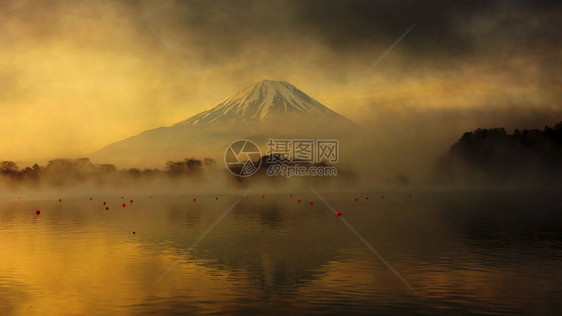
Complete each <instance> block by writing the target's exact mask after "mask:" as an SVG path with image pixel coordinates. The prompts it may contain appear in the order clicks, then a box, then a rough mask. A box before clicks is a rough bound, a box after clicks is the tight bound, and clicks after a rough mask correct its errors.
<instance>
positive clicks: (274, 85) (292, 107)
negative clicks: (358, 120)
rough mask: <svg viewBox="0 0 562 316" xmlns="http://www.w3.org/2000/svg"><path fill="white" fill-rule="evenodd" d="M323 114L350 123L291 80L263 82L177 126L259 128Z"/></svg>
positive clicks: (237, 93)
mask: <svg viewBox="0 0 562 316" xmlns="http://www.w3.org/2000/svg"><path fill="white" fill-rule="evenodd" d="M322 115H325V116H326V117H327V118H330V119H332V118H336V119H339V120H341V121H342V123H343V122H344V121H347V119H346V118H344V117H343V116H341V115H339V114H337V113H335V112H333V111H332V110H330V109H328V108H327V107H325V106H324V105H322V104H320V102H318V101H316V100H314V99H313V98H311V97H310V96H308V95H307V94H306V93H304V92H302V91H301V90H299V89H298V88H297V87H295V86H293V85H292V84H290V83H289V82H287V81H271V80H262V81H260V82H258V83H256V84H254V85H252V86H250V87H247V88H245V89H242V90H240V91H238V92H236V93H235V94H233V95H232V96H230V97H228V98H227V99H225V100H224V101H223V102H221V103H219V104H217V105H216V106H214V107H212V108H211V109H209V110H206V111H203V112H201V113H199V114H197V115H194V116H192V117H190V118H188V119H187V120H185V121H181V122H179V123H177V124H175V125H188V126H202V127H208V126H213V125H218V124H224V123H232V122H245V123H247V124H248V125H258V124H262V123H279V122H280V121H285V120H289V119H298V120H301V119H305V118H312V117H315V118H316V119H318V118H320V117H321V116H322Z"/></svg>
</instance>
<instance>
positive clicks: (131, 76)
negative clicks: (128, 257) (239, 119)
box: [0, 0, 562, 161]
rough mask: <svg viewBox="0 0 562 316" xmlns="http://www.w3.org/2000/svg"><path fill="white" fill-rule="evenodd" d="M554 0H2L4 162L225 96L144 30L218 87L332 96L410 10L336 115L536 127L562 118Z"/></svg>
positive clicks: (135, 129) (65, 150) (83, 145)
mask: <svg viewBox="0 0 562 316" xmlns="http://www.w3.org/2000/svg"><path fill="white" fill-rule="evenodd" d="M559 9H560V7H559V6H554V5H552V4H549V3H548V2H544V3H543V2H541V1H534V2H531V1H529V2H524V1H523V2H518V3H517V4H513V3H508V2H502V1H490V2H487V3H486V4H472V2H463V1H460V2H457V3H455V4H452V3H449V2H439V1H437V2H431V3H428V4H425V3H421V2H419V1H405V2H402V3H400V4H398V5H395V4H393V3H392V2H389V1H378V2H365V1H306V2H304V3H303V2H298V1H270V2H267V3H264V2H261V1H242V2H222V1H219V2H207V1H185V2H172V1H162V2H160V1H159V2H156V1H135V2H133V1H103V0H100V1H89V2H74V1H15V0H11V1H10V0H8V1H3V2H1V3H0V47H1V49H0V87H1V89H0V108H1V109H2V113H3V115H1V116H0V128H1V129H2V134H3V135H4V137H3V138H2V139H0V160H7V159H10V160H18V161H30V160H31V161H33V160H42V159H49V158H53V157H58V156H80V155H86V154H87V153H89V152H91V151H94V150H96V149H99V148H100V147H103V146H105V145H107V144H109V143H112V142H114V141H118V140H121V139H123V138H126V137H129V136H132V135H135V134H138V133H140V132H142V131H143V130H146V129H151V128H155V127H159V126H165V125H171V124H173V123H176V122H178V121H181V120H184V119H186V118H188V117H189V116H191V115H193V114H196V113H198V112H200V111H202V110H205V109H207V108H209V107H211V106H213V105H214V104H216V103H218V102H219V101H220V100H219V99H218V98H217V97H216V96H215V95H214V94H213V93H212V92H211V91H210V90H209V89H208V88H207V87H206V86H205V85H204V84H203V83H202V82H201V81H200V80H199V79H198V78H197V77H196V76H195V75H194V74H193V73H192V72H191V71H190V70H189V69H188V68H187V67H185V66H184V65H183V64H182V63H181V62H180V61H179V60H178V59H177V58H176V57H175V56H174V55H173V54H172V52H171V51H170V50H169V49H167V48H166V47H165V46H164V45H163V44H162V43H161V42H160V41H159V40H158V39H157V38H156V37H155V36H154V35H153V34H152V33H151V31H150V29H151V28H153V29H154V30H156V31H158V32H159V33H160V34H161V35H162V36H163V37H164V38H165V39H166V40H167V41H168V42H169V44H170V45H171V46H172V47H174V48H175V49H176V50H177V51H178V52H179V53H180V54H181V55H182V56H183V57H184V58H185V59H186V60H188V62H189V63H191V64H192V65H193V66H194V67H195V68H196V69H197V70H198V71H199V73H200V74H201V75H202V76H203V77H204V78H205V79H206V80H207V81H208V82H209V83H210V84H211V85H212V86H213V87H214V88H215V89H216V90H217V91H218V92H219V93H220V94H221V95H222V96H223V97H227V96H229V95H230V94H232V93H234V92H235V91H237V90H239V89H241V88H243V87H245V86H248V85H250V84H252V83H254V82H256V81H259V80H262V79H271V80H287V81H289V82H291V83H292V84H294V85H295V86H297V87H299V88H300V89H301V90H303V91H304V92H306V93H308V94H309V95H310V96H312V97H313V98H315V99H317V100H318V101H320V102H321V103H323V104H324V105H326V106H330V105H331V104H332V103H333V102H335V101H336V100H337V99H338V97H339V96H340V95H341V94H342V93H343V92H344V91H345V90H346V89H347V88H348V87H349V86H350V85H351V84H352V83H353V82H354V81H355V80H356V79H357V78H358V77H359V76H360V75H361V74H362V73H363V71H365V70H366V69H367V68H368V67H369V66H370V65H371V64H372V63H373V62H374V61H375V60H376V59H377V58H378V57H379V56H380V55H381V54H382V53H383V52H384V51H385V50H386V49H387V48H388V47H389V46H390V45H391V44H392V43H393V42H394V41H395V40H396V39H397V38H398V37H400V35H401V34H402V33H403V32H404V31H405V30H406V29H407V28H408V27H410V26H411V25H413V24H414V23H416V26H415V28H414V29H413V31H412V32H411V33H410V34H409V35H408V36H407V37H406V38H405V39H404V40H403V42H402V43H400V45H398V46H397V47H396V49H394V50H393V51H392V52H391V53H390V54H389V55H388V56H387V57H386V58H385V59H384V60H383V61H382V62H381V63H380V64H379V65H378V66H377V67H376V68H375V69H374V70H373V71H372V73H370V74H369V75H368V76H367V77H366V78H365V79H364V80H363V81H361V83H360V84H359V85H358V86H357V87H356V88H354V89H353V90H352V92H351V93H350V94H349V95H348V96H347V97H346V98H345V99H344V100H343V102H341V103H340V104H338V105H337V106H336V107H335V108H334V110H335V111H336V112H339V113H340V114H343V115H345V116H347V117H348V118H350V119H352V120H354V121H357V122H359V123H369V124H371V123H373V122H374V124H372V125H379V123H381V125H385V126H389V123H388V122H380V121H377V120H379V119H380V117H381V112H390V113H395V114H396V115H394V117H396V118H398V117H402V118H403V117H407V120H406V121H403V122H409V121H412V120H414V121H415V120H416V116H418V115H420V113H421V114H423V115H422V116H423V119H424V120H432V119H436V122H435V124H437V125H439V124H441V123H442V122H443V121H444V120H447V118H448V117H450V116H451V115H452V116H453V117H455V118H457V119H459V118H463V122H465V124H460V125H458V126H461V127H462V128H477V127H490V126H484V125H486V124H492V125H498V126H506V127H512V128H515V127H523V128H530V127H531V128H532V127H542V126H543V125H545V124H552V123H553V122H555V121H558V120H561V119H562V115H561V114H562V105H561V103H560V86H561V85H560V78H559V74H560V64H561V63H560V59H561V53H560V52H561V50H560V43H559V42H560V41H559V39H558V32H559V29H560V22H557V16H558V14H557V12H559ZM458 111H461V112H458ZM444 113H445V114H444ZM451 113H456V114H451ZM459 113H460V114H459ZM409 115H411V116H409ZM467 115H468V116H470V117H466V116H467ZM385 117H386V118H388V115H385ZM391 117H392V116H391ZM396 122H397V124H398V123H399V122H400V121H399V120H398V119H397V121H396ZM466 122H470V123H466ZM383 123H384V124H383ZM435 124H433V125H434V126H435ZM454 132H455V133H458V131H456V130H455V131H454ZM456 136H460V135H454V137H456Z"/></svg>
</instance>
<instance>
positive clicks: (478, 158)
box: [437, 122, 562, 187]
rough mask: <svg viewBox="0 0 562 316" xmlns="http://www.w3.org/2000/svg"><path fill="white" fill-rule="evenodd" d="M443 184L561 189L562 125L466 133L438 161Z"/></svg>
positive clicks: (561, 123) (438, 169) (438, 172)
mask: <svg viewBox="0 0 562 316" xmlns="http://www.w3.org/2000/svg"><path fill="white" fill-rule="evenodd" d="M437 178H438V180H440V181H441V182H444V183H454V182H470V183H474V184H490V185H497V184H499V185H510V184H513V185H517V186H521V185H522V186H541V187H544V186H553V187H554V186H557V187H559V186H561V185H562V122H559V123H557V124H555V125H554V126H553V127H550V126H546V127H545V128H544V129H543V130H540V129H533V130H522V131H521V130H518V129H517V130H515V131H514V133H513V134H507V133H506V131H505V129H503V128H493V129H477V130H475V131H473V132H467V133H465V134H464V135H463V136H462V138H461V139H460V140H459V141H458V142H457V143H455V144H454V145H453V146H452V147H451V148H450V150H449V151H448V152H447V153H446V154H445V155H444V156H443V157H442V158H441V159H440V161H439V163H438V166H437Z"/></svg>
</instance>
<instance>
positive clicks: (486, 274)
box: [0, 192, 562, 315]
mask: <svg viewBox="0 0 562 316" xmlns="http://www.w3.org/2000/svg"><path fill="white" fill-rule="evenodd" d="M322 195H323V196H324V197H325V199H326V200H327V201H328V203H330V204H331V205H333V207H334V209H336V210H338V211H341V212H342V213H343V216H342V217H341V218H338V217H336V216H334V215H333V214H332V212H331V211H330V210H329V209H328V207H326V206H325V205H324V204H323V203H322V202H321V201H320V200H319V199H318V198H317V197H315V195H314V194H312V193H310V192H309V193H302V194H298V193H295V194H294V196H293V197H292V198H291V197H289V195H288V194H283V195H266V196H265V197H264V198H262V196H261V194H257V195H256V194H255V193H254V194H251V193H250V194H249V195H247V196H245V197H244V199H241V200H240V196H239V195H238V196H234V195H219V196H218V197H219V200H218V201H217V200H216V199H215V196H214V195H213V196H209V195H198V196H197V201H196V202H193V201H192V198H193V196H192V195H188V194H186V195H185V197H182V196H157V195H154V196H153V197H152V198H149V197H148V195H145V194H143V195H139V196H125V200H126V201H127V202H126V203H127V206H126V207H125V208H123V207H122V206H121V204H122V203H123V201H124V200H121V197H120V196H113V197H111V196H105V197H102V196H93V200H92V201H90V200H89V198H88V197H86V196H85V197H73V198H64V199H63V201H62V202H59V201H58V197H53V198H47V199H34V198H33V197H29V196H28V197H25V196H24V197H22V199H21V200H17V199H15V198H11V199H4V200H3V201H2V202H1V203H0V314H2V315H4V314H37V315H43V314H58V315H60V314H85V315H92V314H144V313H157V314H175V313H188V314H220V313H227V314H249V313H250V314H251V313H255V314H311V313H322V314H325V313H335V314H337V313H347V314H391V313H393V314H397V313H399V314H404V313H408V314H450V313H460V312H462V313H463V314H481V313H485V314H510V315H511V314H514V313H515V314H529V313H531V314H560V312H561V311H562V308H561V307H560V306H559V303H560V301H562V282H561V281H562V208H561V206H562V195H561V194H559V193H544V192H543V193H539V192H509V193H505V192H504V193H482V192H478V193H476V192H471V193H414V194H413V196H412V198H408V193H394V194H385V196H384V199H380V194H376V193H370V194H369V200H366V199H365V194H362V195H357V197H359V201H358V202H355V201H354V199H355V197H356V196H355V195H353V194H337V195H334V194H327V193H322ZM129 199H133V200H134V202H133V203H132V204H130V203H129V202H128V200H129ZM298 199H301V200H302V201H303V203H301V204H299V203H297V200H298ZM237 200H240V201H239V203H238V204H236V205H235V207H234V208H232V210H231V211H230V212H229V213H228V214H227V215H226V216H224V218H223V220H222V221H221V222H219V223H218V224H217V225H216V226H214V228H213V229H212V230H211V231H210V232H209V233H208V234H206V235H205V237H204V238H202V239H201V241H200V243H198V244H197V245H196V247H195V248H194V249H193V250H192V251H190V252H188V253H186V254H185V256H183V258H181V257H182V254H184V253H185V251H186V250H187V249H189V248H190V246H191V245H193V244H194V243H195V242H196V241H197V240H198V239H199V238H200V237H201V236H202V235H203V234H204V233H205V232H206V231H207V230H208V229H209V227H210V226H211V225H213V223H215V222H216V221H217V219H219V218H220V217H221V216H222V215H224V214H225V212H226V211H227V210H228V209H229V208H230V207H231V206H232V205H233V203H235V201H237ZM102 201H107V202H108V205H109V207H110V209H109V210H108V211H106V210H105V208H104V206H103V205H102ZM309 201H314V205H312V206H311V205H309V203H308V202H309ZM36 209H40V210H41V214H40V215H38V216H37V215H36V214H35V210H36ZM342 219H345V221H347V223H349V225H350V226H351V227H353V229H354V230H355V231H356V232H357V233H358V234H359V235H361V236H362V238H364V240H365V241H366V242H368V243H369V244H370V245H371V246H372V248H373V249H374V250H376V251H377V252H378V253H379V254H380V255H381V256H382V257H383V258H384V259H385V260H386V261H387V262H388V264H389V265H390V266H392V268H394V269H395V270H396V272H397V273H399V274H400V276H401V277H403V279H404V280H405V281H406V282H407V283H408V284H409V285H411V287H412V288H413V289H414V290H415V291H412V290H410V289H409V288H408V287H407V286H406V284H405V283H403V282H402V281H401V280H400V279H399V278H398V277H397V276H396V275H395V274H394V273H393V272H392V271H391V270H390V269H389V268H388V267H387V266H386V265H385V264H384V263H383V262H382V261H381V260H380V259H379V258H378V257H377V256H376V255H375V254H374V253H373V252H371V250H369V248H368V247H367V246H365V245H364V244H363V243H362V242H361V240H359V239H358V237H357V236H356V235H355V234H354V233H353V232H352V231H351V230H350V229H349V228H348V227H347V226H346V225H345V223H344V222H343V221H342ZM133 232H135V234H133ZM180 258H181V260H179V261H177V260H178V259H180ZM175 262H177V264H176V265H175V266H173V269H171V270H169V268H170V267H171V266H172V265H173V264H174V263H175ZM168 270H169V273H167V274H166V275H165V276H164V277H163V278H162V279H161V281H160V282H158V283H157V284H156V285H155V286H154V287H152V285H153V284H154V283H155V282H156V281H157V280H158V279H159V278H161V277H162V275H163V274H164V273H166V271H168ZM151 287H152V288H151Z"/></svg>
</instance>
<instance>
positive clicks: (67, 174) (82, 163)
mask: <svg viewBox="0 0 562 316" xmlns="http://www.w3.org/2000/svg"><path fill="white" fill-rule="evenodd" d="M214 165H215V160H214V159H211V158H204V159H203V160H200V159H196V158H187V159H185V160H181V161H168V162H167V163H166V165H165V167H164V169H139V168H127V169H117V168H116V167H115V166H114V165H112V164H93V163H92V162H91V161H90V159H89V158H78V159H53V160H50V161H49V162H48V163H47V165H46V166H39V165H38V164H34V165H33V166H32V167H25V168H20V167H19V166H18V165H17V163H15V162H14V161H2V162H0V177H1V178H3V179H4V180H6V181H7V182H8V183H11V184H17V183H26V184H30V185H34V184H35V185H39V184H49V185H54V186H67V185H72V184H75V183H79V182H84V181H88V180H91V181H94V182H97V183H99V184H106V183H108V182H119V181H126V180H150V179H155V178H178V177H188V176H197V175H199V174H200V173H201V171H202V170H204V169H205V168H211V167H212V166H214Z"/></svg>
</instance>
